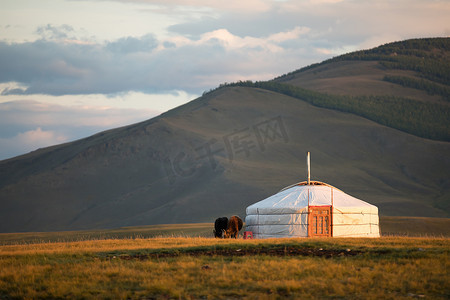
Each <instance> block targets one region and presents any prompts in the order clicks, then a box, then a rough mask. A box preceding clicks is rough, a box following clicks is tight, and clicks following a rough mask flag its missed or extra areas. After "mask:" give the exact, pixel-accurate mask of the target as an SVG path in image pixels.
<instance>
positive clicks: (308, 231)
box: [245, 152, 380, 238]
mask: <svg viewBox="0 0 450 300" xmlns="http://www.w3.org/2000/svg"><path fill="white" fill-rule="evenodd" d="M306 161H307V181H302V182H298V183H295V184H292V185H289V186H287V187H285V188H283V189H282V190H281V191H279V192H278V193H276V194H274V195H272V196H270V197H268V198H266V199H264V200H261V201H259V202H256V203H254V204H252V205H250V206H248V207H247V209H246V217H245V223H246V230H247V231H251V232H252V234H253V237H254V238H280V237H379V236H380V230H379V218H378V208H377V207H376V206H374V205H372V204H369V203H367V202H365V201H363V200H360V199H357V198H355V197H353V196H350V195H348V194H346V193H344V192H343V191H341V190H339V189H337V188H335V187H334V186H332V185H329V184H327V183H324V182H320V181H312V180H311V163H310V162H311V160H310V153H309V152H307V158H306Z"/></svg>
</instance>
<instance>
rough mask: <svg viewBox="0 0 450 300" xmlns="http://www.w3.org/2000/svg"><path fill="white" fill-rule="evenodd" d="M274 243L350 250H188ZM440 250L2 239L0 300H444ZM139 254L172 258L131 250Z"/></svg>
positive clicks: (428, 244) (446, 290)
mask: <svg viewBox="0 0 450 300" xmlns="http://www.w3.org/2000/svg"><path fill="white" fill-rule="evenodd" d="M277 247H291V248H305V249H315V250H317V249H325V250H327V249H328V250H330V249H333V250H337V252H339V251H343V252H346V251H347V249H349V250H350V251H353V252H358V253H359V254H357V255H355V256H345V255H344V256H340V255H337V256H333V257H329V258H325V257H320V256H316V255H311V256H298V255H297V256H285V255H281V256H270V255H265V254H264V255H246V256H237V255H231V256H224V255H202V254H196V255H194V254H195V251H197V250H202V251H214V250H215V249H231V250H233V251H246V250H249V249H253V250H258V249H263V248H277ZM449 252H450V240H449V239H445V238H398V237H395V238H393V237H390V238H380V239H332V238H327V239H268V240H242V239H238V240H218V239H212V238H188V237H171V238H165V237H160V238H150V239H140V238H137V239H120V240H119V239H109V240H94V241H77V242H66V243H62V242H56V243H36V244H23V245H3V246H0V298H18V299H19V298H20V299H36V298H114V299H126V298H133V299H134V298H157V299H159V298H182V299H189V298H195V299H197V298H211V299H228V298H252V299H255V298H258V299H264V298H267V299H271V298H302V299H316V298H342V299H394V298H395V299H402V298H411V297H422V296H423V297H427V298H433V299H448V297H449V296H450V285H449V282H450V276H449V272H448V270H449V269H450V259H449ZM149 253H153V254H154V253H173V254H174V255H169V256H167V257H153V256H144V259H142V258H141V259H139V256H137V254H149ZM235 253H237V252H235ZM253 253H254V252H253ZM124 258H126V259H124Z"/></svg>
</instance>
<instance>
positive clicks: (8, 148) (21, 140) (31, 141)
mask: <svg viewBox="0 0 450 300" xmlns="http://www.w3.org/2000/svg"><path fill="white" fill-rule="evenodd" d="M66 141H68V138H67V137H66V136H64V135H63V134H61V133H58V132H55V131H45V130H42V129H41V128H40V127H38V128H35V129H32V130H28V131H25V132H20V133H18V134H17V135H15V136H13V137H11V138H1V137H0V149H2V150H1V151H0V160H2V159H6V158H9V157H12V156H15V155H18V154H23V153H27V152H30V151H33V150H36V149H38V148H41V147H46V146H49V145H55V144H61V143H64V142H66Z"/></svg>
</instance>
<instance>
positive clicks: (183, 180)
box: [0, 38, 450, 232]
mask: <svg viewBox="0 0 450 300" xmlns="http://www.w3.org/2000/svg"><path fill="white" fill-rule="evenodd" d="M449 40H450V39H448V38H444V39H421V40H409V41H403V42H397V43H392V44H388V45H383V46H380V47H378V48H375V49H371V50H366V51H360V52H355V53H350V54H346V55H343V56H340V57H337V58H334V59H331V60H328V61H325V62H322V63H320V64H317V65H312V66H309V67H307V68H303V69H300V70H297V71H294V72H292V73H289V74H286V75H284V76H281V77H279V78H276V79H274V80H272V81H269V82H237V83H233V84H224V85H221V86H220V87H218V88H217V89H215V90H212V91H209V92H207V93H205V94H204V95H203V96H202V97H200V98H198V99H195V100H193V101H191V102H189V103H187V104H185V105H183V106H180V107H178V108H175V109H173V110H171V111H169V112H167V113H164V114H162V115H160V116H158V117H156V118H153V119H150V120H148V121H145V122H141V123H137V124H133V125H130V126H125V127H122V128H117V129H113V130H109V131H105V132H101V133H99V134H96V135H93V136H91V137H88V138H85V139H81V140H78V141H74V142H71V143H66V144H62V145H56V146H53V147H49V148H44V149H39V150H36V151H34V152H31V153H29V154H26V155H23V156H19V157H15V158H12V159H8V160H3V161H0V205H1V207H2V209H1V210H0V232H18V231H55V230H79V229H95V228H115V227H123V226H137V225H151V224H171V223H198V222H212V221H214V219H215V218H216V217H218V216H222V215H231V214H239V215H241V216H242V217H243V216H245V208H246V207H247V206H248V205H249V204H252V203H254V202H256V201H259V200H261V199H263V198H265V197H267V196H269V195H271V194H273V193H276V192H277V191H278V190H280V189H281V188H282V187H284V186H287V185H289V184H292V183H295V182H298V181H303V180H304V179H305V176H306V174H305V172H306V171H305V169H306V167H305V153H306V151H310V152H311V158H312V179H314V180H320V181H324V182H327V183H329V184H331V185H334V186H336V187H337V188H339V189H341V190H343V191H345V192H346V193H348V194H350V195H352V196H355V197H358V198H360V199H363V200H365V201H368V202H370V203H372V204H375V205H377V206H378V207H379V210H380V215H384V216H424V217H449V216H450V176H449V175H450V171H449V170H450V143H449V139H448V137H449V134H450V129H449V123H450V122H448V121H449V120H450V117H449V116H450V113H449V112H450V103H449V100H448V99H449V93H448V88H449V87H450V83H449V80H448V77H446V76H448V73H449V72H450V71H449V70H450V68H448V66H449V49H450V46H449V45H450V42H449ZM418 61H420V63H421V65H420V67H419V65H418ZM442 66H443V67H444V70H443V71H442ZM446 66H447V67H446ZM400 79H402V80H400ZM404 82H407V83H404ZM424 86H425V87H424ZM433 91H437V92H433ZM430 124H433V125H432V126H430Z"/></svg>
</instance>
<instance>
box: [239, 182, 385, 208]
mask: <svg viewBox="0 0 450 300" xmlns="http://www.w3.org/2000/svg"><path fill="white" fill-rule="evenodd" d="M308 205H309V206H325V205H332V206H333V211H336V212H341V213H368V214H378V208H377V207H376V206H374V205H372V204H369V203H367V202H365V201H362V200H360V199H357V198H355V197H353V196H350V195H348V194H346V193H344V192H342V191H341V190H339V189H337V188H335V187H333V186H331V185H329V184H326V183H323V182H319V181H311V182H310V184H309V185H308V184H307V182H300V183H296V184H294V185H291V186H288V187H286V188H284V189H282V190H281V191H280V192H278V193H277V194H275V195H273V196H270V197H268V198H266V199H264V200H261V201H259V202H256V203H254V204H252V205H250V206H249V207H247V209H246V213H247V215H255V214H263V215H265V214H267V215H282V214H298V213H302V212H307V211H308Z"/></svg>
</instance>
